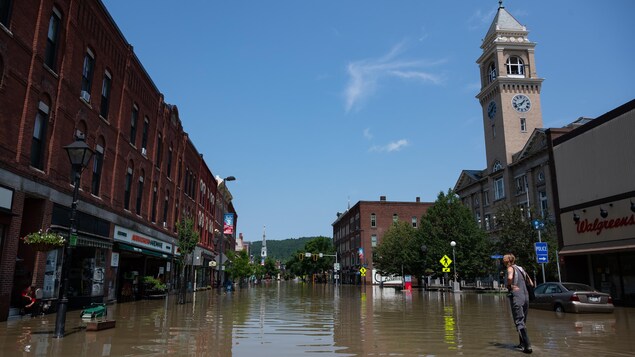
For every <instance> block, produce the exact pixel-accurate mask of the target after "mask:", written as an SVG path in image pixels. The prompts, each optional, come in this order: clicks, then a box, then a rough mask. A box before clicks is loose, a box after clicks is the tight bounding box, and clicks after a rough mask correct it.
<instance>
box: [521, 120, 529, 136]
mask: <svg viewBox="0 0 635 357" xmlns="http://www.w3.org/2000/svg"><path fill="white" fill-rule="evenodd" d="M520 131H521V132H522V133H526V132H527V119H525V118H520Z"/></svg>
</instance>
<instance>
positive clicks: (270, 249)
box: [250, 237, 317, 261]
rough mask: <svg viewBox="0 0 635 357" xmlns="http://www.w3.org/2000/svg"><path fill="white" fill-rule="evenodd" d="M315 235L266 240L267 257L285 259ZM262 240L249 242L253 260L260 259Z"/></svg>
mask: <svg viewBox="0 0 635 357" xmlns="http://www.w3.org/2000/svg"><path fill="white" fill-rule="evenodd" d="M315 238H317V237H302V238H290V239H283V240H267V257H271V258H273V259H279V260H280V261H286V260H287V259H290V258H291V257H292V256H293V255H294V254H295V253H296V252H297V251H298V250H300V249H304V245H305V244H307V243H308V242H309V241H311V240H312V239H315ZM261 249H262V241H255V242H251V246H250V250H251V251H252V252H253V254H254V259H255V260H258V261H259V260H260V250H261Z"/></svg>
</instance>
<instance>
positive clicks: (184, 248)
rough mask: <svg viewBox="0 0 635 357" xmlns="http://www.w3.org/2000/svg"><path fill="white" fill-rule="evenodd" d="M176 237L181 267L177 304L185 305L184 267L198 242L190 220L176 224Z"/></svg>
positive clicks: (197, 236) (192, 222) (197, 235)
mask: <svg viewBox="0 0 635 357" xmlns="http://www.w3.org/2000/svg"><path fill="white" fill-rule="evenodd" d="M176 230H177V235H178V237H179V240H178V242H177V246H178V247H179V251H180V252H181V255H180V256H179V263H180V265H181V291H180V293H179V298H178V300H177V301H178V303H179V304H183V303H185V293H186V290H185V266H186V261H185V259H187V258H188V257H190V255H191V254H192V252H193V251H194V248H195V247H196V244H198V241H199V237H200V236H199V234H198V232H197V231H196V230H195V229H194V221H193V220H192V219H191V218H186V219H184V220H181V221H179V222H178V223H177V226H176Z"/></svg>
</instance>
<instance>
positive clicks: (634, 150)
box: [551, 100, 635, 306]
mask: <svg viewBox="0 0 635 357" xmlns="http://www.w3.org/2000/svg"><path fill="white" fill-rule="evenodd" d="M632 133H635V100H633V101H631V102H629V103H626V104H624V105H622V106H620V107H618V108H616V109H614V110H612V111H610V112H608V113H606V114H604V115H602V116H600V117H599V118H597V119H594V120H592V121H591V122H589V123H588V124H585V125H583V126H581V127H579V128H577V129H575V130H573V131H571V132H570V133H568V134H565V135H563V136H561V137H558V138H556V139H554V140H553V148H552V152H551V155H553V156H552V157H553V162H554V173H555V177H556V184H557V185H556V188H557V190H556V192H557V200H558V207H559V212H558V214H557V220H558V230H559V232H558V233H559V240H560V245H561V251H560V263H561V265H562V266H563V270H564V279H566V280H567V281H574V282H581V283H586V284H589V285H591V286H593V287H594V288H596V289H598V290H600V291H604V292H607V293H610V294H611V296H612V297H613V301H614V302H615V303H616V304H618V305H625V306H635V164H634V161H633V158H634V157H635V145H633V140H632Z"/></svg>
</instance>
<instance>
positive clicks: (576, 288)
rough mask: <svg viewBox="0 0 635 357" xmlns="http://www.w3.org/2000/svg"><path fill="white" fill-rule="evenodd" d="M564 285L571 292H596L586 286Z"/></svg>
mask: <svg viewBox="0 0 635 357" xmlns="http://www.w3.org/2000/svg"><path fill="white" fill-rule="evenodd" d="M562 285H563V286H564V287H565V288H567V290H569V291H595V289H593V288H592V287H590V286H588V285H585V284H576V283H562Z"/></svg>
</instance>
